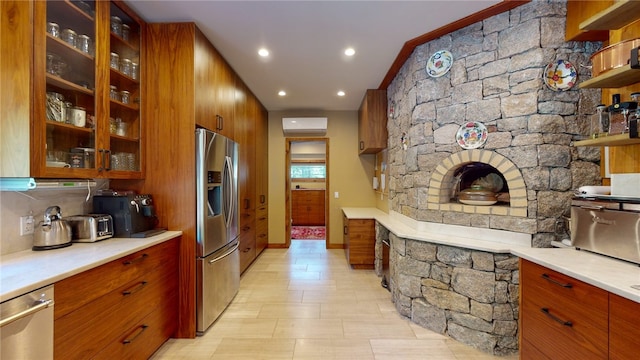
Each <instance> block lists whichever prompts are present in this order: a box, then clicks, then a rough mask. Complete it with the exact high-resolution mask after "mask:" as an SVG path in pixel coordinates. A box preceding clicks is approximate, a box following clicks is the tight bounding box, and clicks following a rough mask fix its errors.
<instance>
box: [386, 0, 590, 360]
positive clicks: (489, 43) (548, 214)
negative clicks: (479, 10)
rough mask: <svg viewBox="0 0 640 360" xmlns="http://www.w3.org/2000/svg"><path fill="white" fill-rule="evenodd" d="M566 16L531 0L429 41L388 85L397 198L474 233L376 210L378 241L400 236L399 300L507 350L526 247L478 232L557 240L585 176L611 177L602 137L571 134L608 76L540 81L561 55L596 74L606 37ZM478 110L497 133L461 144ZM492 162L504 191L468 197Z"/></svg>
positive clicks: (395, 206) (424, 215)
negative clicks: (432, 67)
mask: <svg viewBox="0 0 640 360" xmlns="http://www.w3.org/2000/svg"><path fill="white" fill-rule="evenodd" d="M565 21H566V2H565V1H536V2H530V3H526V4H524V5H522V6H519V7H517V8H515V9H513V10H511V11H509V12H506V13H503V14H499V15H496V16H493V17H490V18H488V19H485V20H483V21H481V22H478V23H475V24H472V25H469V26H467V27H466V28H463V29H460V30H457V31H455V32H453V33H450V34H447V35H444V36H442V37H440V38H438V39H435V40H433V41H431V42H429V43H426V44H423V45H421V46H419V47H417V48H416V49H415V50H414V52H413V54H412V55H411V56H410V57H409V58H408V60H407V61H406V62H405V63H404V65H403V66H402V68H401V69H400V71H399V72H398V75H397V76H396V77H395V78H394V79H393V81H392V82H391V84H390V85H389V86H388V88H387V97H388V102H389V108H390V109H393V112H392V113H391V114H389V117H388V122H387V129H388V133H389V138H388V144H387V145H388V146H387V149H388V150H387V151H388V159H389V160H388V167H387V169H388V171H389V175H388V178H389V211H390V213H391V214H398V216H401V217H405V218H408V219H410V222H415V223H417V224H419V225H425V224H426V225H427V226H425V227H429V226H430V225H433V224H437V225H438V226H440V224H443V225H442V227H449V228H455V229H456V232H455V233H451V234H450V235H448V236H450V237H459V238H460V239H462V240H461V241H458V242H457V244H458V245H456V246H449V245H443V243H438V242H435V241H434V242H429V241H428V240H425V239H420V240H416V239H411V238H401V237H398V236H396V235H395V234H394V233H393V232H390V231H388V229H386V228H384V226H382V225H381V224H377V225H376V240H377V241H378V243H381V241H382V240H387V239H388V240H389V243H390V244H391V245H390V252H389V271H390V276H389V277H390V281H389V289H390V291H391V298H392V301H393V302H394V304H395V307H396V309H397V310H398V312H399V313H400V314H402V315H404V316H406V317H408V318H410V319H411V321H413V322H415V323H418V324H420V325H422V326H424V327H426V328H429V329H432V330H434V331H437V332H439V333H442V334H446V335H448V336H451V337H452V338H455V339H456V340H459V341H461V342H463V343H466V344H469V345H471V346H474V347H476V348H479V349H482V350H484V351H486V352H488V353H492V354H496V355H507V354H514V353H517V351H518V347H519V344H518V314H519V309H518V296H519V295H518V289H519V269H518V258H517V257H515V256H514V255H511V254H510V252H509V251H508V250H502V251H499V250H492V249H491V248H484V247H482V246H474V245H473V242H474V241H477V239H478V238H484V239H486V238H487V237H488V238H491V239H496V241H500V240H503V239H505V238H511V237H519V238H522V237H524V241H523V243H524V244H526V243H529V242H530V245H531V246H533V247H549V246H551V241H552V240H556V235H555V224H556V221H557V220H558V219H560V218H561V217H562V215H563V214H564V213H565V212H567V211H568V210H569V208H570V201H571V198H572V196H573V189H577V188H578V187H580V186H583V185H597V184H600V181H601V178H600V165H599V162H600V149H599V148H584V147H574V146H572V142H573V141H575V140H577V139H582V138H584V136H586V135H588V131H589V117H590V115H592V114H593V113H595V108H596V106H597V104H599V103H600V101H601V100H600V96H601V94H600V90H599V89H579V88H578V86H574V87H573V88H571V89H569V90H567V91H553V90H551V89H549V88H547V87H546V85H545V84H544V82H543V81H542V75H543V69H544V67H545V66H546V65H547V64H548V63H550V62H552V61H557V60H566V61H569V62H571V63H572V64H575V67H576V68H577V71H578V83H579V82H580V81H581V80H585V79H588V78H589V77H590V71H589V69H588V68H585V67H583V66H580V65H585V64H589V57H590V55H591V54H592V53H593V52H595V51H597V50H598V49H599V48H600V47H601V44H600V43H589V42H565V40H564V29H565ZM443 49H444V50H448V51H450V52H451V54H452V55H453V65H452V66H451V69H450V70H449V71H448V73H446V74H444V75H442V76H440V77H430V76H429V75H428V74H427V72H426V70H425V67H426V65H427V60H428V59H429V57H430V56H431V55H432V54H434V53H435V52H438V51H440V50H443ZM471 121H474V122H479V123H482V124H483V125H485V127H486V128H487V133H488V136H487V140H486V143H484V144H482V146H480V147H478V148H474V149H463V148H462V147H461V146H459V145H458V143H457V142H456V134H457V132H458V131H459V129H460V128H461V126H462V125H463V124H466V123H467V122H471ZM488 173H494V174H497V175H498V176H499V177H500V179H502V180H503V183H504V185H503V187H502V188H501V189H500V193H501V195H502V198H499V200H502V201H499V202H498V203H496V204H494V205H489V206H480V205H465V204H461V203H459V202H458V201H457V199H456V194H457V193H458V191H459V190H462V189H464V188H466V187H468V186H469V184H471V183H472V182H473V181H475V180H476V179H477V178H478V177H482V176H485V175H486V174H488ZM438 226H433V228H438ZM426 239H428V237H427V238H426ZM462 242H464V244H469V245H468V247H467V246H464V245H460V244H461V243H462Z"/></svg>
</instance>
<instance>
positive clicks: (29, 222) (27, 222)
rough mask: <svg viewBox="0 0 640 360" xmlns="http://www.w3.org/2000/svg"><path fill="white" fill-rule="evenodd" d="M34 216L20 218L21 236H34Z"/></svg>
mask: <svg viewBox="0 0 640 360" xmlns="http://www.w3.org/2000/svg"><path fill="white" fill-rule="evenodd" d="M33 222H34V220H33V216H31V215H27V216H20V236H23V235H31V234H33V228H34V226H35V225H34V223H33Z"/></svg>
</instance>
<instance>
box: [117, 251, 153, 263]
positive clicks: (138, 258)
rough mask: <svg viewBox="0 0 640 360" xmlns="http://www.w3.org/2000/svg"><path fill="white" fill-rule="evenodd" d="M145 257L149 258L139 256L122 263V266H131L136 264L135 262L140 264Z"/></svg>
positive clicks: (145, 255) (147, 255) (145, 254)
mask: <svg viewBox="0 0 640 360" xmlns="http://www.w3.org/2000/svg"><path fill="white" fill-rule="evenodd" d="M147 257H149V254H147V253H144V254H142V255H140V256H139V257H137V258H135V259H131V260H126V261H123V262H122V264H123V265H131V264H135V263H137V262H140V261H142V260H144V259H146V258H147Z"/></svg>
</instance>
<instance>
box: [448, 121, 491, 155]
mask: <svg viewBox="0 0 640 360" xmlns="http://www.w3.org/2000/svg"><path fill="white" fill-rule="evenodd" d="M456 142H457V143H458V145H460V146H461V147H462V148H463V149H467V150H469V149H477V148H479V147H480V146H482V145H484V143H485V142H487V128H486V127H485V126H484V124H483V123H479V122H476V121H469V122H467V123H465V124H463V125H462V126H460V129H458V132H457V133H456Z"/></svg>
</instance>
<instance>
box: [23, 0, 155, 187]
mask: <svg viewBox="0 0 640 360" xmlns="http://www.w3.org/2000/svg"><path fill="white" fill-rule="evenodd" d="M142 24H143V22H142V21H141V20H140V19H139V18H138V17H137V16H136V15H135V14H133V13H132V12H131V11H130V10H129V9H128V8H127V7H126V5H124V4H123V3H122V2H109V1H89V0H84V1H77V0H71V1H70V0H64V1H36V2H35V19H34V26H35V30H34V42H35V51H34V56H35V58H34V94H33V96H34V99H35V100H34V111H33V124H32V129H33V131H32V142H31V143H32V156H31V172H32V176H35V177H54V178H113V179H127V178H133V179H136V178H142V177H143V175H144V174H143V171H142V169H143V168H144V167H143V165H144V164H143V161H144V154H143V146H142V145H143V144H142V136H141V129H142V128H141V115H140V96H141V91H140V76H141V72H140V67H141V61H142V60H141V57H140V54H141V51H140V49H141V39H142V36H141V35H142V26H143V25H142Z"/></svg>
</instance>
